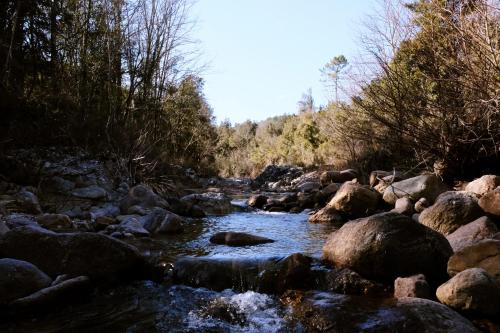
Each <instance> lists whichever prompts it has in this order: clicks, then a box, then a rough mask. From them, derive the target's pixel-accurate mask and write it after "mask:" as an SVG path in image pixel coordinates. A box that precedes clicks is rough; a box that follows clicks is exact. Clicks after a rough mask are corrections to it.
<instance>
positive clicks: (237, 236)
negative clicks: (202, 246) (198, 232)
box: [210, 231, 274, 246]
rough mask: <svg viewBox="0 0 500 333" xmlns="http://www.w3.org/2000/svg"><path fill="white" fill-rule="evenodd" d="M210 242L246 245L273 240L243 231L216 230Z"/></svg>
mask: <svg viewBox="0 0 500 333" xmlns="http://www.w3.org/2000/svg"><path fill="white" fill-rule="evenodd" d="M210 242H212V243H214V244H224V245H229V246H246V245H257V244H264V243H272V242H274V240H272V239H269V238H266V237H261V236H255V235H251V234H247V233H244V232H232V231H227V232H218V233H216V234H215V235H213V236H212V237H210Z"/></svg>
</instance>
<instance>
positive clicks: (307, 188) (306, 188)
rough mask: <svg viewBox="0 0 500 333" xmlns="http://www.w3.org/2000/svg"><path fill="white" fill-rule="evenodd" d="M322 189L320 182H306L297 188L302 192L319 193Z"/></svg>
mask: <svg viewBox="0 0 500 333" xmlns="http://www.w3.org/2000/svg"><path fill="white" fill-rule="evenodd" d="M320 187H321V184H320V183H318V182H305V183H302V184H300V185H298V186H297V190H298V191H300V192H312V191H317V190H319V188H320Z"/></svg>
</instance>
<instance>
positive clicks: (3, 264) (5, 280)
mask: <svg viewBox="0 0 500 333" xmlns="http://www.w3.org/2000/svg"><path fill="white" fill-rule="evenodd" d="M51 283H52V279H51V278H50V277H49V276H48V275H47V274H45V273H44V272H42V271H41V270H40V269H39V268H38V267H36V266H35V265H33V264H31V263H29V262H26V261H22V260H16V259H11V258H4V259H0V305H2V304H6V303H10V302H11V301H13V300H15V299H17V298H20V297H24V296H27V295H29V294H31V293H33V292H35V291H37V290H40V289H42V288H46V287H48V286H50V284H51Z"/></svg>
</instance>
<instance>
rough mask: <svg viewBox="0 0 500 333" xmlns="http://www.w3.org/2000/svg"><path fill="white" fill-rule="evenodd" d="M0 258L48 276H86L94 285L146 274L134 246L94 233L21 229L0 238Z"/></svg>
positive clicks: (146, 269) (140, 276)
mask: <svg viewBox="0 0 500 333" xmlns="http://www.w3.org/2000/svg"><path fill="white" fill-rule="evenodd" d="M40 249H43V251H41V250H40ZM0 257H8V258H15V259H19V260H25V261H28V262H31V263H33V264H34V265H36V266H37V267H39V268H40V269H41V270H42V271H44V272H45V273H47V274H48V275H49V276H51V277H56V276H58V275H62V274H69V275H71V276H80V275H86V276H88V277H89V278H91V279H92V280H93V282H96V283H111V282H116V281H128V280H133V279H136V278H142V277H148V276H149V275H148V274H149V273H150V272H149V271H148V269H149V268H150V266H149V265H148V264H147V262H146V259H145V258H144V257H143V256H142V255H141V254H140V253H139V252H138V251H137V249H136V248H135V247H133V246H131V245H128V244H126V243H123V242H121V241H119V240H116V239H113V238H111V237H108V236H105V235H101V234H95V233H54V232H51V231H48V230H44V229H41V228H38V229H37V228H32V227H21V228H18V229H15V230H11V231H9V232H8V233H6V234H5V235H4V236H3V237H1V238H0Z"/></svg>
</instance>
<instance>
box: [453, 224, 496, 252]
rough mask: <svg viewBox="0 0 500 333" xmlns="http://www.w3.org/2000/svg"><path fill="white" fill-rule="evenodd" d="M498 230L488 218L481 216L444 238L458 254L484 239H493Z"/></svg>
mask: <svg viewBox="0 0 500 333" xmlns="http://www.w3.org/2000/svg"><path fill="white" fill-rule="evenodd" d="M497 232H498V228H497V226H496V224H495V222H493V221H492V220H491V219H490V218H489V217H487V216H482V217H480V218H478V219H477V220H474V221H472V222H470V223H467V224H466V225H464V226H461V227H460V228H458V229H457V230H455V231H454V232H453V233H451V234H449V235H448V236H446V239H448V242H450V245H451V247H452V248H453V251H454V252H458V251H460V250H462V249H463V248H466V247H467V246H470V245H474V244H476V243H477V242H479V241H482V240H483V239H486V238H491V237H493V236H494V235H495V234H496V233H497Z"/></svg>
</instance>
